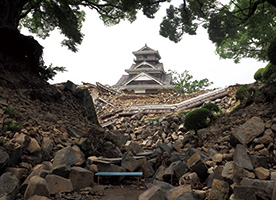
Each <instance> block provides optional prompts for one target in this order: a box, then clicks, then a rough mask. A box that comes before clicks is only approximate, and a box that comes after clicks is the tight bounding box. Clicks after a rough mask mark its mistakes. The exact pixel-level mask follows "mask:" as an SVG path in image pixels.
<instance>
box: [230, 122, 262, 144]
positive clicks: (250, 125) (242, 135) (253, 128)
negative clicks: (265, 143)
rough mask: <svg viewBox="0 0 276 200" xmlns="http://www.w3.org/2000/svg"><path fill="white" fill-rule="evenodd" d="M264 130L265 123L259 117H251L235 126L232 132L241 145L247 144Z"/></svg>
mask: <svg viewBox="0 0 276 200" xmlns="http://www.w3.org/2000/svg"><path fill="white" fill-rule="evenodd" d="M264 130H265V124H264V122H263V120H262V119H261V118H259V117H252V118H251V119H249V120H248V121H247V122H245V123H244V124H242V125H241V126H239V127H238V128H236V129H235V130H234V131H233V132H232V134H233V136H234V137H235V138H236V139H237V140H238V141H239V142H240V143H241V144H243V145H247V144H248V143H249V142H251V141H252V140H254V139H255V138H256V137H258V136H259V135H261V134H262V133H263V132H264Z"/></svg>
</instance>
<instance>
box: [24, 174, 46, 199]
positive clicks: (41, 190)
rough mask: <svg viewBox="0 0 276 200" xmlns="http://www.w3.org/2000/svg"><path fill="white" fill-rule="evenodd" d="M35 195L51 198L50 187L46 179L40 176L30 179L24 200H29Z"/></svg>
mask: <svg viewBox="0 0 276 200" xmlns="http://www.w3.org/2000/svg"><path fill="white" fill-rule="evenodd" d="M34 195H38V196H45V197H50V192H49V188H48V185H47V183H46V181H45V179H44V178H41V177H40V176H33V177H32V178H31V179H30V181H29V184H28V186H27V188H26V191H25V193H24V199H29V198H30V197H32V196H34Z"/></svg>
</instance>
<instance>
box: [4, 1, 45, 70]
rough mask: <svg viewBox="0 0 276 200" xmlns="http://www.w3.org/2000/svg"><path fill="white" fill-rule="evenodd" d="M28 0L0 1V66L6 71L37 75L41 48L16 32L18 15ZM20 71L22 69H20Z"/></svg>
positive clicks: (30, 39)
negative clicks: (19, 67) (21, 71)
mask: <svg viewBox="0 0 276 200" xmlns="http://www.w3.org/2000/svg"><path fill="white" fill-rule="evenodd" d="M28 1H29V0H0V64H3V66H4V67H5V68H6V69H9V70H12V71H15V70H17V71H18V70H19V69H18V66H19V65H20V64H16V65H14V64H11V62H13V63H21V66H25V68H24V70H31V71H32V72H35V73H37V74H38V72H39V60H40V58H41V56H42V49H43V48H42V46H41V45H40V44H39V43H38V42H37V41H36V40H35V39H34V38H33V37H31V36H24V35H22V34H20V32H19V31H18V29H17V28H18V24H19V20H20V14H21V13H22V10H23V6H24V5H25V4H26V3H27V2H28ZM20 70H22V69H20Z"/></svg>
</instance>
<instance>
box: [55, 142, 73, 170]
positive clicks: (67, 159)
mask: <svg viewBox="0 0 276 200" xmlns="http://www.w3.org/2000/svg"><path fill="white" fill-rule="evenodd" d="M77 162H78V157H77V155H76V153H75V151H74V150H73V148H72V147H70V146H68V147H65V148H63V149H61V150H59V151H57V152H56V155H55V157H54V160H53V167H54V168H55V167H57V166H60V165H67V166H72V165H74V164H75V163H77Z"/></svg>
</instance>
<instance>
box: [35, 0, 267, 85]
mask: <svg viewBox="0 0 276 200" xmlns="http://www.w3.org/2000/svg"><path fill="white" fill-rule="evenodd" d="M180 2H181V1H180ZM168 6H169V4H168V3H166V4H162V7H161V9H160V10H159V11H158V13H157V14H156V17H155V19H148V18H146V17H145V16H143V15H142V14H141V13H140V14H139V15H138V18H137V20H136V21H135V22H134V23H132V24H131V23H129V22H128V21H122V22H121V23H120V24H119V25H115V26H111V27H106V26H104V24H103V22H102V21H101V20H100V19H99V17H98V15H97V13H96V12H95V11H90V12H87V15H86V21H85V23H84V25H83V29H82V32H83V33H84V34H85V37H84V40H83V42H82V45H80V46H79V51H78V52H77V53H73V52H71V51H69V50H68V49H67V47H61V45H60V42H61V41H62V39H63V36H62V35H60V34H59V31H55V32H53V33H52V34H51V37H49V38H47V39H46V40H40V39H38V40H39V42H40V43H41V44H42V46H44V61H45V63H46V64H48V65H49V64H51V63H52V64H53V65H54V66H64V67H66V69H67V70H68V72H65V73H58V74H57V75H56V77H55V78H54V80H53V81H50V83H60V82H65V81H67V80H71V81H72V82H74V83H76V84H81V82H82V81H83V82H89V83H93V84H94V83H95V82H100V83H102V84H108V85H114V84H115V83H116V82H117V81H118V80H119V79H120V77H121V76H122V75H123V74H126V72H125V69H128V68H130V67H131V65H132V64H133V63H134V62H133V59H134V58H135V57H134V55H133V54H132V52H133V51H137V50H139V49H140V48H142V47H143V46H144V45H145V44H147V45H148V46H149V47H150V48H152V49H154V50H158V51H159V53H160V55H161V60H160V62H162V63H163V65H164V69H165V71H168V70H169V69H171V70H176V71H177V72H179V73H181V72H183V71H184V70H188V71H189V74H190V75H193V76H194V79H197V80H200V79H203V78H208V79H209V80H210V81H213V82H214V84H213V85H212V86H211V88H217V87H225V86H229V85H234V84H236V83H239V84H244V83H252V82H254V79H253V75H254V73H255V72H256V71H257V69H259V68H261V67H264V66H265V65H266V64H265V63H262V62H257V61H256V60H254V59H243V60H242V61H241V63H239V64H234V62H233V60H222V59H219V56H218V55H216V54H215V45H214V44H212V42H211V41H209V39H208V35H207V32H206V30H205V29H199V31H198V34H197V35H196V36H189V35H184V36H183V39H182V40H181V42H179V43H177V44H176V43H174V42H172V41H170V40H169V39H167V38H163V37H162V36H160V35H159V26H160V23H161V21H162V18H163V16H165V14H166V8H167V7H168Z"/></svg>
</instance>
